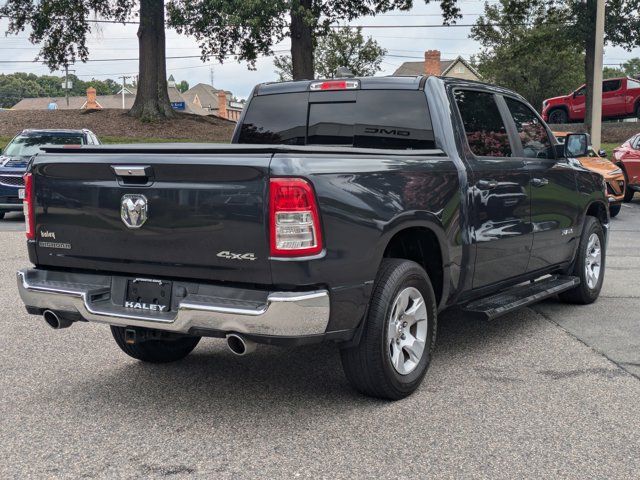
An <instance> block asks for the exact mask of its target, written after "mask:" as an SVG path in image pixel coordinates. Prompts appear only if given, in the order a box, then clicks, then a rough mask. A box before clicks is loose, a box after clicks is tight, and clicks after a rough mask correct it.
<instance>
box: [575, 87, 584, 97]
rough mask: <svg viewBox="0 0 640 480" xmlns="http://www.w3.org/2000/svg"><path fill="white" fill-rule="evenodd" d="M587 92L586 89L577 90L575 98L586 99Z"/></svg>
mask: <svg viewBox="0 0 640 480" xmlns="http://www.w3.org/2000/svg"><path fill="white" fill-rule="evenodd" d="M585 91H586V88H585V87H580V88H579V89H578V90H576V92H575V96H576V97H584V92H585Z"/></svg>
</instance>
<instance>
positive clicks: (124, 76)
mask: <svg viewBox="0 0 640 480" xmlns="http://www.w3.org/2000/svg"><path fill="white" fill-rule="evenodd" d="M129 77H130V76H129V75H122V76H121V77H118V78H121V79H122V90H120V92H121V93H122V109H123V110H124V109H125V108H126V107H125V105H124V89H125V85H126V82H127V78H129Z"/></svg>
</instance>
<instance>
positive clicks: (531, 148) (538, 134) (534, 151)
mask: <svg viewBox="0 0 640 480" xmlns="http://www.w3.org/2000/svg"><path fill="white" fill-rule="evenodd" d="M505 101H506V102H507V107H509V111H510V112H511V115H512V116H513V120H514V122H515V124H516V129H517V130H518V135H519V136H520V140H521V141H522V148H523V149H524V156H525V157H530V158H555V157H554V153H553V144H552V143H551V140H550V139H549V135H548V134H547V129H546V128H545V127H544V125H543V124H542V123H541V122H540V119H539V118H538V116H537V115H536V114H535V113H534V112H533V110H531V109H530V108H529V107H527V106H526V105H525V104H524V103H522V102H520V101H518V100H515V99H513V98H509V97H505Z"/></svg>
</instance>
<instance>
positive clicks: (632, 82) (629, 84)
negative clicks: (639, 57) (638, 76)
mask: <svg viewBox="0 0 640 480" xmlns="http://www.w3.org/2000/svg"><path fill="white" fill-rule="evenodd" d="M629 88H640V82H639V81H638V80H631V79H629V80H627V89H629Z"/></svg>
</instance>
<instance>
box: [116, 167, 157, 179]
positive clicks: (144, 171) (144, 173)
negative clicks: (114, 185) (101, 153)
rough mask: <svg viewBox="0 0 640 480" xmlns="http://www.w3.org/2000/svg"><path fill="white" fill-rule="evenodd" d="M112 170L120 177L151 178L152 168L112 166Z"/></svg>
mask: <svg viewBox="0 0 640 480" xmlns="http://www.w3.org/2000/svg"><path fill="white" fill-rule="evenodd" d="M111 168H112V170H113V171H114V173H115V174H116V175H117V176H119V177H125V178H126V177H149V176H151V167H150V166H149V165H111Z"/></svg>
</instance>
